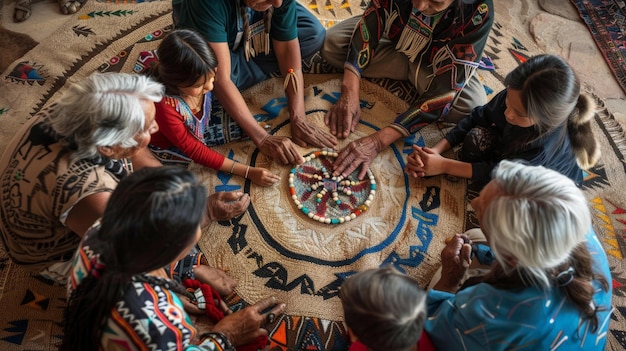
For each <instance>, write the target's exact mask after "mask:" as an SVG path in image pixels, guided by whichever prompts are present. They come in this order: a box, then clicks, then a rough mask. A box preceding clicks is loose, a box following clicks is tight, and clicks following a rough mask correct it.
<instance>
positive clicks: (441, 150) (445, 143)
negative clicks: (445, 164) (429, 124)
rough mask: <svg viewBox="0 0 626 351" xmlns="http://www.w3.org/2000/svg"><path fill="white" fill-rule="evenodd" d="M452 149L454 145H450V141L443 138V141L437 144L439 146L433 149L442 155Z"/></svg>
mask: <svg viewBox="0 0 626 351" xmlns="http://www.w3.org/2000/svg"><path fill="white" fill-rule="evenodd" d="M451 147H452V145H450V143H449V142H448V140H447V139H446V138H442V139H441V140H439V142H437V144H435V146H433V147H432V149H433V151H435V152H436V153H438V154H440V155H441V154H443V153H444V152H446V151H448V150H450V148H451Z"/></svg>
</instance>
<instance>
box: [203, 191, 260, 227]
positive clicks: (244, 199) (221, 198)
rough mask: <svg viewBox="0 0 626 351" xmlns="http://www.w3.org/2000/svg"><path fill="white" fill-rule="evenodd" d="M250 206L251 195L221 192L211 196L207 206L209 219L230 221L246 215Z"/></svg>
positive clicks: (238, 192)
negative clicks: (243, 214)
mask: <svg viewBox="0 0 626 351" xmlns="http://www.w3.org/2000/svg"><path fill="white" fill-rule="evenodd" d="M248 205H250V195H248V194H244V193H242V192H240V191H237V192H235V191H229V192H224V191H220V192H217V193H213V194H211V195H209V198H208V199H207V204H206V209H207V210H206V213H207V219H208V220H210V221H222V220H228V219H231V218H234V217H237V216H239V215H240V214H242V213H244V212H245V211H246V209H247V208H248Z"/></svg>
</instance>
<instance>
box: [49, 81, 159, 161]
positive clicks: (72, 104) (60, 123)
mask: <svg viewBox="0 0 626 351" xmlns="http://www.w3.org/2000/svg"><path fill="white" fill-rule="evenodd" d="M162 97H163V86H162V85H161V84H159V83H157V82H155V81H153V80H152V79H150V78H147V77H143V76H140V75H137V74H127V73H104V74H93V75H91V76H88V77H87V78H85V79H83V80H81V81H79V82H77V83H74V84H72V85H71V86H70V87H69V89H68V90H67V91H66V92H65V93H64V94H63V96H62V97H61V98H60V99H58V100H57V101H55V103H54V104H52V105H51V106H50V108H49V115H48V123H49V125H50V127H51V128H52V129H53V130H54V131H55V133H56V134H57V135H58V136H59V137H60V138H61V139H63V140H64V141H65V142H66V143H67V144H68V146H69V147H70V148H71V149H72V150H73V151H74V155H73V156H74V157H75V158H79V159H82V158H94V157H97V156H98V155H102V156H106V157H109V158H113V159H120V158H125V157H132V156H133V155H134V154H135V153H136V152H137V151H138V150H139V149H141V148H142V147H146V146H147V145H148V143H149V142H150V135H151V134H153V133H155V132H156V131H158V129H159V127H158V125H157V124H156V122H155V121H154V116H155V107H154V102H158V101H160V100H161V98H162Z"/></svg>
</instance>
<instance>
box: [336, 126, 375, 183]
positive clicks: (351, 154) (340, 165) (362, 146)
mask: <svg viewBox="0 0 626 351" xmlns="http://www.w3.org/2000/svg"><path fill="white" fill-rule="evenodd" d="M381 150H382V144H381V142H380V140H379V139H378V137H377V136H376V134H372V135H368V136H366V137H363V138H361V139H357V140H355V141H352V142H350V143H349V144H348V145H347V146H346V147H345V148H343V150H341V151H340V152H339V154H338V155H337V158H336V159H335V162H334V163H333V174H334V175H340V174H341V175H343V176H344V177H347V176H348V175H349V174H350V173H352V172H353V171H354V170H355V169H357V168H358V167H359V166H361V170H360V171H359V174H358V178H359V179H363V178H364V177H365V174H366V173H367V169H368V168H369V166H370V164H371V163H372V160H374V157H376V155H378V153H379V152H380V151H381Z"/></svg>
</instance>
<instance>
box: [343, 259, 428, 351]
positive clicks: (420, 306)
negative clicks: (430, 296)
mask: <svg viewBox="0 0 626 351" xmlns="http://www.w3.org/2000/svg"><path fill="white" fill-rule="evenodd" d="M339 298H340V299H341V304H342V305H343V312H344V317H345V321H346V325H347V326H348V328H349V332H350V333H351V337H353V339H358V340H359V341H360V342H361V343H362V344H364V345H365V346H367V347H368V348H369V349H370V350H373V351H384V350H397V351H402V350H409V349H411V348H412V347H413V346H415V345H416V344H417V341H418V340H419V338H420V336H421V334H422V329H423V327H424V321H425V320H426V313H427V312H426V292H425V291H424V290H422V289H421V288H420V287H419V285H418V284H417V282H416V281H415V280H414V279H412V278H410V277H409V276H407V275H405V274H402V273H400V272H399V271H397V270H396V269H394V268H393V267H386V268H379V269H369V270H366V271H362V272H359V273H357V274H355V275H353V276H350V277H348V278H347V279H346V280H345V281H344V282H343V283H342V284H341V289H340V290H339ZM354 337H355V338H354ZM353 341H354V340H353Z"/></svg>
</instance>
